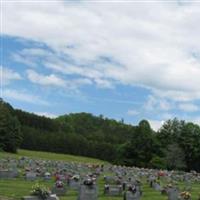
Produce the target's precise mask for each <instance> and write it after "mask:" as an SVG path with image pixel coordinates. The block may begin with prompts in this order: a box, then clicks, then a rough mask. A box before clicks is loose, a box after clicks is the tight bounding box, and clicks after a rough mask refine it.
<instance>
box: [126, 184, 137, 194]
mask: <svg viewBox="0 0 200 200" xmlns="http://www.w3.org/2000/svg"><path fill="white" fill-rule="evenodd" d="M128 191H130V192H132V193H136V192H137V190H136V187H135V185H132V186H129V187H128Z"/></svg>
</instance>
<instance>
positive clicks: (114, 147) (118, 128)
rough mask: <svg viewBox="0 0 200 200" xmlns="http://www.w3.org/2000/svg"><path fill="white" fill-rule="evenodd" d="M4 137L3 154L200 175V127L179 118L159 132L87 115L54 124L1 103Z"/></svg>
mask: <svg viewBox="0 0 200 200" xmlns="http://www.w3.org/2000/svg"><path fill="white" fill-rule="evenodd" d="M0 131H1V134H0V150H3V151H7V152H16V151H17V149H18V148H21V149H26V150H35V151H46V152H54V153H62V154H70V155H78V156H86V157H91V158H97V159H100V160H105V161H109V162H111V163H114V164H120V165H127V166H138V167H145V168H159V169H178V170H186V171H190V170H196V171H200V126H199V125H197V124H193V123H190V122H185V121H183V120H178V119H176V118H175V119H172V120H167V121H166V122H165V123H164V124H163V126H162V127H161V129H160V130H159V131H157V132H155V131H153V130H152V128H151V126H150V124H149V122H148V121H147V120H141V121H140V122H139V124H138V125H137V126H133V125H131V124H125V123H124V122H123V120H121V121H116V120H114V119H108V118H106V117H104V116H102V115H100V116H94V115H92V114H90V113H84V112H83V113H74V114H66V115H63V116H59V117H58V118H56V119H50V118H47V117H44V116H38V115H36V114H33V113H28V112H25V111H22V110H19V109H14V108H12V106H11V105H10V104H9V103H6V102H4V101H3V100H1V102H0ZM19 152H20V151H19Z"/></svg>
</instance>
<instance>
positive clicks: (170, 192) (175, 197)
mask: <svg viewBox="0 0 200 200" xmlns="http://www.w3.org/2000/svg"><path fill="white" fill-rule="evenodd" d="M167 196H168V200H179V191H178V189H177V188H176V187H169V188H168V189H167Z"/></svg>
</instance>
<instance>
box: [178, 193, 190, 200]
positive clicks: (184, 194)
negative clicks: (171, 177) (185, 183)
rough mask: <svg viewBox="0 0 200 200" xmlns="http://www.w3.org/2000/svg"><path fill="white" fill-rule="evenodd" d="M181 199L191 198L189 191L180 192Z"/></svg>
mask: <svg viewBox="0 0 200 200" xmlns="http://www.w3.org/2000/svg"><path fill="white" fill-rule="evenodd" d="M180 197H181V200H191V194H190V193H189V192H186V191H184V192H181V194H180Z"/></svg>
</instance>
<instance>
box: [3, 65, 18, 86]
mask: <svg viewBox="0 0 200 200" xmlns="http://www.w3.org/2000/svg"><path fill="white" fill-rule="evenodd" d="M2 69H3V70H2V83H3V85H8V84H9V83H10V82H12V81H16V80H21V79H22V77H21V75H20V74H19V73H17V72H15V71H13V70H11V69H9V68H6V67H2Z"/></svg>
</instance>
